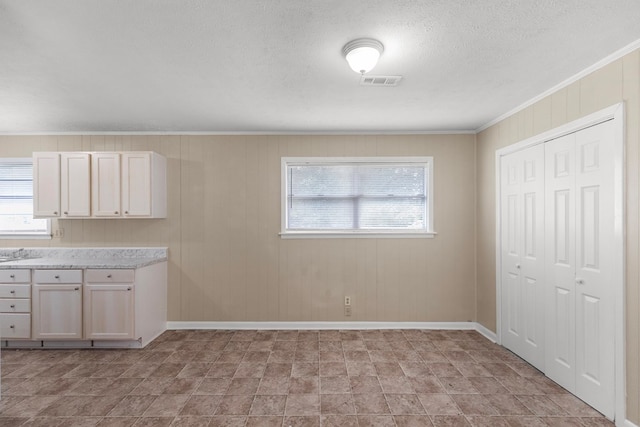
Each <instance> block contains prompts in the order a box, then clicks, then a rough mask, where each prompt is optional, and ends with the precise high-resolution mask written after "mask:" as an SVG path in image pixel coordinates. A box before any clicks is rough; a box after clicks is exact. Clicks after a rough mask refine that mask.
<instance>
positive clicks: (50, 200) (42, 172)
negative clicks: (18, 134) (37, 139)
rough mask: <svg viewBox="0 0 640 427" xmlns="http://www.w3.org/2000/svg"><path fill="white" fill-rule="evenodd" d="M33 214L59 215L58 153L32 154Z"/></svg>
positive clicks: (40, 215)
mask: <svg viewBox="0 0 640 427" xmlns="http://www.w3.org/2000/svg"><path fill="white" fill-rule="evenodd" d="M33 216H35V217H57V216H60V155H59V154H58V153H34V154H33Z"/></svg>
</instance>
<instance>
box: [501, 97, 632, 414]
mask: <svg viewBox="0 0 640 427" xmlns="http://www.w3.org/2000/svg"><path fill="white" fill-rule="evenodd" d="M608 120H615V122H614V123H615V124H614V129H615V137H614V143H613V148H612V149H613V150H614V151H615V152H614V174H615V178H614V179H615V185H614V186H615V189H614V192H615V194H614V234H615V240H616V242H618V243H619V244H617V245H615V247H614V248H613V249H612V250H614V251H615V255H614V259H616V260H617V261H618V263H619V264H618V266H617V267H616V268H615V269H614V270H615V271H614V280H613V282H614V283H616V284H618V286H615V290H614V295H615V296H614V305H615V319H614V322H615V338H614V351H615V356H614V357H615V365H616V366H615V404H614V407H615V418H616V419H618V420H623V419H624V418H625V416H626V385H625V383H626V377H625V372H626V354H625V311H624V307H625V304H624V286H625V277H624V272H625V266H624V263H625V256H626V254H625V250H624V233H625V229H624V203H625V201H624V194H625V189H624V137H625V121H624V103H623V102H620V103H617V104H615V105H612V106H610V107H607V108H604V109H602V110H600V111H597V112H595V113H593V114H589V115H587V116H585V117H582V118H580V119H577V120H574V121H572V122H569V123H567V124H565V125H562V126H559V127H557V128H555V129H551V130H550V131H547V132H544V133H541V134H539V135H536V136H533V137H531V138H527V139H525V140H523V141H520V142H518V143H515V144H512V145H509V146H508V147H504V148H501V149H498V150H496V155H495V175H496V187H495V190H496V193H495V194H496V200H495V202H496V321H497V323H496V338H497V341H496V342H497V343H498V344H500V343H501V342H502V340H501V334H502V327H501V324H502V314H501V313H502V298H501V294H502V291H501V288H502V283H501V280H500V278H501V270H502V269H501V264H500V259H501V253H502V249H501V243H502V239H501V235H500V229H501V227H500V222H501V218H500V214H501V206H500V200H501V197H500V189H501V187H500V158H501V157H502V156H504V155H507V154H510V153H513V152H516V151H519V150H523V149H525V148H529V147H532V146H534V145H537V144H542V143H545V142H547V141H550V140H553V139H555V138H559V137H561V136H563V135H567V134H569V133H572V132H577V131H579V130H581V129H584V128H587V127H589V126H593V125H596V124H598V123H602V122H605V121H608Z"/></svg>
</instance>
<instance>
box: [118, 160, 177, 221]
mask: <svg viewBox="0 0 640 427" xmlns="http://www.w3.org/2000/svg"><path fill="white" fill-rule="evenodd" d="M166 170H167V167H166V159H165V158H164V157H162V156H160V155H159V154H157V153H122V210H123V215H124V216H125V217H130V218H135V217H139V218H145V217H147V218H149V217H151V218H165V217H166V216H167V201H166Z"/></svg>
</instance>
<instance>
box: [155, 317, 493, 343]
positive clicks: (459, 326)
mask: <svg viewBox="0 0 640 427" xmlns="http://www.w3.org/2000/svg"><path fill="white" fill-rule="evenodd" d="M167 329H173V330H179V329H239V330H242V329H255V330H265V329H267V330H270V329H299V330H305V329H306V330H322V329H342V330H349V329H434V330H438V329H440V330H467V331H468V330H474V331H478V332H479V333H480V334H482V335H484V336H485V337H487V338H488V339H489V340H491V341H493V342H495V333H493V332H491V331H490V330H489V329H487V328H485V327H484V326H482V325H480V324H479V323H477V322H167Z"/></svg>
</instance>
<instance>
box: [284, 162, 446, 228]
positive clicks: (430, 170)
mask: <svg viewBox="0 0 640 427" xmlns="http://www.w3.org/2000/svg"><path fill="white" fill-rule="evenodd" d="M353 163H365V164H385V163H389V164H399V163H407V164H412V165H415V164H425V165H427V187H426V190H427V218H428V222H427V229H426V230H288V229H287V215H288V210H287V185H288V181H287V166H289V165H298V164H307V165H308V164H314V165H315V164H353ZM433 176H434V171H433V157H431V156H428V157H427V156H415V157H389V156H381V157H282V158H281V159H280V233H279V235H280V237H281V238H282V239H308V238H312V239H313V238H320V239H322V238H423V239H424V238H427V239H428V238H434V237H435V236H436V235H437V234H438V233H436V232H435V231H434V228H433V224H434V221H433V199H434V197H433V196H434V191H433Z"/></svg>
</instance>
